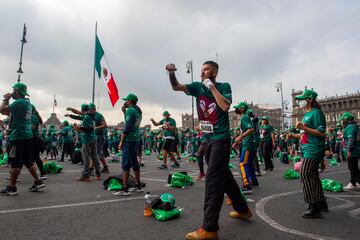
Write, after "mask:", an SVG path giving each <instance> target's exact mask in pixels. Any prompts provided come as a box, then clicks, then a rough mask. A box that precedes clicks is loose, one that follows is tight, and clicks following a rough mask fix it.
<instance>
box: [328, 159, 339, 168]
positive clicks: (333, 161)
mask: <svg viewBox="0 0 360 240" xmlns="http://www.w3.org/2000/svg"><path fill="white" fill-rule="evenodd" d="M330 166H339V163H338V162H337V161H336V159H335V158H331V159H330Z"/></svg>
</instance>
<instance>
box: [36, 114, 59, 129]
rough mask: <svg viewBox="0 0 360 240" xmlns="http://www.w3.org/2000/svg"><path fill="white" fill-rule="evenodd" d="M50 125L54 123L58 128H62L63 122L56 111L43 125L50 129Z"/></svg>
mask: <svg viewBox="0 0 360 240" xmlns="http://www.w3.org/2000/svg"><path fill="white" fill-rule="evenodd" d="M49 125H54V126H55V129H56V130H60V128H61V122H60V120H59V118H58V117H57V116H56V113H52V114H51V115H50V117H49V118H48V119H47V120H46V121H45V122H44V123H43V125H42V126H41V127H43V128H46V129H48V126H49Z"/></svg>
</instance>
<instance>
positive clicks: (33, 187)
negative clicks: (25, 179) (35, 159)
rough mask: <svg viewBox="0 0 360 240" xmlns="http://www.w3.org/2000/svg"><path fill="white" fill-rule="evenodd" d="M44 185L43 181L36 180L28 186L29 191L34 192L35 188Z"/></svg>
mask: <svg viewBox="0 0 360 240" xmlns="http://www.w3.org/2000/svg"><path fill="white" fill-rule="evenodd" d="M43 187H45V184H44V183H43V181H41V180H38V181H35V182H34V184H33V185H32V186H31V187H30V188H29V191H30V192H36V191H37V190H39V189H40V188H43Z"/></svg>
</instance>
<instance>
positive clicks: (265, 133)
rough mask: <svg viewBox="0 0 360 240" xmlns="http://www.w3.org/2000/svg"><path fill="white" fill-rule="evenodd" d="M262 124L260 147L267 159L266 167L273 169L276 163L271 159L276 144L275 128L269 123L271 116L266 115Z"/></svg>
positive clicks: (265, 159)
mask: <svg viewBox="0 0 360 240" xmlns="http://www.w3.org/2000/svg"><path fill="white" fill-rule="evenodd" d="M261 121H262V124H261V126H260V148H261V152H262V155H263V157H264V161H265V169H264V170H270V171H272V170H273V169H274V164H273V162H272V159H271V155H272V150H273V148H274V145H275V135H274V128H273V127H272V126H271V125H270V123H269V118H268V117H266V116H264V117H262V118H261Z"/></svg>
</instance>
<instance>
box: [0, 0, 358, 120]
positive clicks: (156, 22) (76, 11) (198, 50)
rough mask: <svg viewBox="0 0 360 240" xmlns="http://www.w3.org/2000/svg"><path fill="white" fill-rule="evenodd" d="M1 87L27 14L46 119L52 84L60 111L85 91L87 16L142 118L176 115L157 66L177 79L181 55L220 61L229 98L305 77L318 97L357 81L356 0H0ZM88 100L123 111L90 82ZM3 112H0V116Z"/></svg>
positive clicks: (176, 98)
mask: <svg viewBox="0 0 360 240" xmlns="http://www.w3.org/2000/svg"><path fill="white" fill-rule="evenodd" d="M0 4H1V8H0V23H1V26H0V36H1V38H0V65H1V66H2V71H1V75H0V79H1V81H0V89H1V93H0V94H5V93H6V92H8V91H10V90H11V86H12V85H13V84H14V83H15V81H16V79H17V74H16V71H17V69H18V61H19V53H20V38H21V34H22V25H23V23H26V24H27V28H28V34H27V40H28V43H27V44H26V45H25V48H24V59H23V62H24V63H23V71H24V74H23V76H22V80H23V82H24V83H26V84H27V85H28V89H29V93H30V95H31V100H32V102H33V103H34V104H35V105H36V106H37V108H38V109H39V111H40V113H41V115H42V116H43V118H44V119H46V118H47V117H48V116H49V115H50V113H51V112H52V99H53V94H54V93H56V96H57V102H58V107H57V108H56V113H57V115H58V116H59V117H60V119H61V120H63V119H64V118H63V117H62V116H63V115H64V114H65V108H66V107H68V106H73V107H80V105H81V104H82V103H83V102H90V101H91V87H92V70H93V61H94V25H95V22H96V21H98V36H99V38H100V41H101V43H102V45H103V48H104V50H105V54H106V55H107V59H108V60H109V63H110V66H111V68H112V71H113V73H114V76H115V79H116V83H117V85H118V88H119V92H120V95H121V97H125V95H127V93H129V92H133V93H135V94H137V95H138V97H139V105H140V107H141V108H142V109H143V115H144V116H143V124H147V123H149V119H150V118H151V117H154V118H155V119H157V120H158V119H160V118H161V113H162V112H163V110H165V109H166V110H169V111H170V113H172V115H173V117H174V118H175V119H176V120H177V122H178V125H179V126H180V125H181V118H180V116H181V113H185V112H189V113H190V112H191V98H190V97H187V96H186V95H184V94H181V93H175V92H173V91H172V90H171V88H170V84H169V81H168V78H167V75H166V74H165V70H164V67H165V65H166V64H167V63H169V62H173V63H175V64H177V67H178V79H179V80H180V82H184V83H185V82H189V81H190V75H189V74H187V73H186V69H185V65H186V62H187V61H189V60H191V59H192V60H193V61H194V78H195V80H198V79H199V75H200V68H201V64H202V63H203V62H204V61H206V60H216V54H217V53H218V62H219V64H220V73H219V77H218V81H226V82H229V83H230V84H231V86H232V90H233V101H234V102H238V101H244V100H247V101H248V102H250V101H254V102H255V103H261V104H272V105H276V104H277V105H278V106H279V105H280V94H279V93H277V92H276V89H275V87H274V85H275V83H276V82H277V81H281V82H282V83H283V87H284V95H285V99H288V100H289V101H290V93H291V89H292V88H295V89H302V88H303V87H304V86H305V85H306V86H308V87H313V88H314V89H315V90H316V91H317V92H318V93H319V96H320V97H325V96H326V95H327V96H331V95H335V94H338V95H341V94H345V93H346V92H349V93H350V92H355V91H357V90H359V86H360V84H359V82H360V81H359V79H360V54H359V52H360V44H359V42H360V31H359V29H360V2H359V1H330V0H328V1H325V0H324V1H315V2H314V1H265V0H264V1H235V0H234V1H202V0H198V1H191V0H182V1H181V0H174V1H167V0H152V1H146V0H142V1H141V0H128V1H126V0H103V1H90V0H87V1H85V0H51V1H48V0H32V1H31V0H28V1H19V0H12V1H7V0H0ZM96 84H97V91H96V96H98V95H99V96H100V97H99V98H98V97H97V99H96V104H98V103H100V104H99V105H100V112H102V113H103V114H104V115H105V117H106V119H107V121H108V122H109V123H111V124H114V123H117V122H120V121H122V120H123V116H122V114H121V111H120V107H121V105H122V102H118V103H117V105H116V107H115V108H114V109H113V108H112V107H111V104H110V101H109V99H108V97H107V93H106V88H105V86H104V84H103V83H102V82H100V81H97V82H96ZM0 118H3V117H0Z"/></svg>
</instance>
